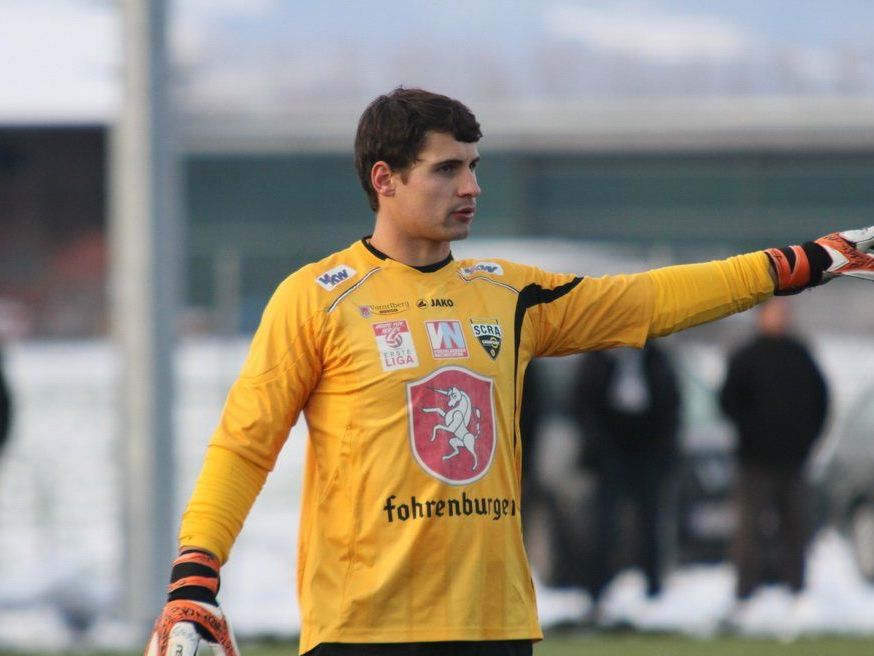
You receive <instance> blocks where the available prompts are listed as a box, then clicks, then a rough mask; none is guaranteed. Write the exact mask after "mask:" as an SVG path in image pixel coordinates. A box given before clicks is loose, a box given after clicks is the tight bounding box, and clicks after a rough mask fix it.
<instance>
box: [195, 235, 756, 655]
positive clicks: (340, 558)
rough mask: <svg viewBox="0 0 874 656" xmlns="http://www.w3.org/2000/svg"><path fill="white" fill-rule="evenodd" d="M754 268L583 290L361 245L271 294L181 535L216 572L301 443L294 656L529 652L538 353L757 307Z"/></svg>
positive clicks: (499, 267)
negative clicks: (447, 644)
mask: <svg viewBox="0 0 874 656" xmlns="http://www.w3.org/2000/svg"><path fill="white" fill-rule="evenodd" d="M768 266H769V265H768V263H767V257H766V255H765V254H764V253H753V254H750V255H742V256H738V257H734V258H731V259H728V260H724V261H718V262H711V263H705V264H696V265H683V266H675V267H667V268H664V269H656V270H653V271H650V272H647V273H641V274H634V275H616V276H604V277H600V278H580V277H577V276H574V275H565V274H553V273H547V272H545V271H543V270H541V269H538V268H535V267H530V266H524V265H520V264H516V263H513V262H508V261H504V260H500V259H490V260H460V261H456V260H451V259H449V260H447V261H446V262H444V263H442V266H437V267H430V268H425V269H418V268H414V267H410V266H406V265H404V264H401V263H399V262H396V261H394V260H391V259H388V258H385V257H384V256H382V255H381V254H380V253H378V252H377V251H375V250H374V249H372V247H370V246H369V245H368V244H366V243H365V242H364V241H360V242H356V243H354V244H352V245H351V246H350V247H349V248H346V249H344V250H342V251H339V252H337V253H334V254H333V255H331V256H329V257H327V258H325V259H324V260H322V261H320V262H317V263H314V264H310V265H307V266H305V267H303V268H301V269H300V270H298V271H297V272H295V273H294V274H292V275H291V276H290V277H289V278H287V279H286V280H285V281H284V282H283V283H282V284H281V285H280V286H279V287H278V289H277V290H276V292H275V294H274V296H273V297H272V299H271V300H270V302H269V303H268V305H267V308H266V309H265V312H264V315H263V318H262V321H261V324H260V326H259V328H258V330H257V332H256V334H255V337H254V339H253V342H252V345H251V350H250V352H249V355H248V358H247V360H246V362H245V364H244V366H243V369H242V372H241V374H240V376H239V378H238V379H237V381H236V382H235V383H234V385H233V386H232V388H231V390H230V393H229V395H228V398H227V402H226V404H225V408H224V411H223V414H222V417H221V421H220V423H219V426H218V428H217V429H216V431H215V433H214V435H213V437H212V440H211V441H210V445H209V447H208V449H207V455H206V459H205V462H204V466H203V469H202V472H201V474H200V477H199V479H198V482H197V485H196V487H195V491H194V493H193V496H192V498H191V501H190V503H189V505H188V507H187V510H186V512H185V514H184V517H183V522H182V527H181V531H180V544H182V545H187V546H198V547H201V548H204V549H207V550H209V551H212V552H214V553H216V554H218V556H219V557H220V558H221V559H222V560H223V561H224V560H225V559H226V558H227V557H228V554H229V551H230V548H231V545H232V544H233V541H234V539H235V538H236V535H237V534H238V532H239V530H240V529H241V527H242V523H243V520H244V518H245V517H246V515H247V513H248V511H249V509H250V507H251V504H252V503H253V502H254V499H255V497H256V496H257V494H258V491H259V490H260V488H261V486H262V485H263V482H264V480H265V478H266V476H267V474H268V472H269V471H270V469H271V468H272V467H273V465H274V463H275V461H276V458H277V456H278V454H279V452H280V449H281V448H282V445H283V443H284V442H285V440H286V438H287V436H288V433H289V430H290V428H291V427H292V425H293V424H294V423H295V422H296V421H297V419H298V416H299V414H300V412H301V411H302V412H303V413H304V417H305V419H306V424H307V427H308V430H309V438H308V444H307V456H306V464H305V472H304V489H303V497H302V502H301V503H302V512H301V525H300V537H299V545H298V576H297V584H298V594H299V598H300V607H301V615H302V616H301V627H302V628H301V638H300V650H301V652H302V653H304V652H306V651H309V650H310V649H312V648H314V647H315V646H317V645H318V644H319V643H322V642H412V641H443V640H453V641H454V640H465V641H467V640H514V639H532V640H536V639H539V638H541V637H542V633H541V630H540V627H539V624H538V619H537V609H536V603H535V594H534V586H533V584H532V580H531V575H530V571H529V566H528V562H527V558H526V555H525V549H524V546H523V542H522V522H521V516H520V496H521V480H520V478H521V451H522V448H523V444H521V441H520V438H519V430H518V422H519V408H520V400H521V396H522V380H523V375H524V372H525V369H526V367H527V365H528V363H529V362H530V361H531V359H532V358H534V357H536V356H548V355H561V354H567V353H574V352H579V351H586V350H594V349H605V348H611V347H616V346H634V347H640V346H642V345H643V344H644V343H645V342H646V340H647V339H648V338H650V337H652V336H656V335H664V334H667V333H670V332H673V331H676V330H679V329H682V328H686V327H689V326H692V325H695V324H699V323H703V322H705V321H709V320H713V319H716V318H719V317H722V316H725V315H727V314H730V313H732V312H737V311H740V310H744V309H746V308H749V307H751V306H752V305H754V304H756V303H758V302H760V301H762V300H764V299H765V298H766V297H768V296H770V294H771V293H772V290H773V283H772V281H771V278H770V276H769V273H768Z"/></svg>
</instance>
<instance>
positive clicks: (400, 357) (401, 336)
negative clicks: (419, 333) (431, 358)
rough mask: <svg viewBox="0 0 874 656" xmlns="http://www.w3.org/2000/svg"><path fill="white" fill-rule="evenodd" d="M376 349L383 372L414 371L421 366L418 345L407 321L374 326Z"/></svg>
mask: <svg viewBox="0 0 874 656" xmlns="http://www.w3.org/2000/svg"><path fill="white" fill-rule="evenodd" d="M373 335H374V337H376V348H377V349H378V350H379V360H380V363H381V364H382V370H383V371H396V370H398V369H412V368H413V367H418V366H419V358H418V356H417V355H416V345H415V344H414V343H413V335H412V333H411V332H410V327H409V326H408V325H407V322H406V320H404V319H398V320H397V321H383V322H381V323H375V324H373Z"/></svg>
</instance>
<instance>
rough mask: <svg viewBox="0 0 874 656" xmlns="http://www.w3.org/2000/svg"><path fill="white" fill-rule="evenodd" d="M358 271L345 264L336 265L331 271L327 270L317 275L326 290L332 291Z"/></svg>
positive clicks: (318, 281) (317, 280)
mask: <svg viewBox="0 0 874 656" xmlns="http://www.w3.org/2000/svg"><path fill="white" fill-rule="evenodd" d="M356 273H357V271H355V269H353V268H352V267H350V266H346V265H345V264H341V265H340V266H335V267H334V268H333V269H331V270H330V271H325V272H324V273H323V274H322V275H320V276H317V277H316V282H317V283H319V285H321V286H322V288H323V289H324V290H326V291H331V290H332V289H334V287H336V286H337V285H340V284H342V283H344V282H346V281H347V280H349V278H351V277H352V276H354V275H355V274H356Z"/></svg>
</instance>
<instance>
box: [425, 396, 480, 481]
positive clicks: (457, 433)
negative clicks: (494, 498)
mask: <svg viewBox="0 0 874 656" xmlns="http://www.w3.org/2000/svg"><path fill="white" fill-rule="evenodd" d="M429 389H431V390H434V391H435V392H437V393H438V394H442V395H443V396H447V397H449V401H448V404H449V409H448V410H445V411H444V410H443V409H441V408H422V412H436V413H437V414H439V415H440V416H441V417H442V418H443V423H440V424H437V425H436V426H434V428H433V430H432V431H431V441H432V442H433V441H434V440H435V439H436V437H437V431H441V430H442V431H446V432H447V433H451V434H452V437H450V438H449V446H451V447H452V449H453V450H452V453H447V454H446V455H445V456H443V459H444V460H449V459H450V458H454V457H455V456H457V455H458V454H459V453H461V451H460V450H459V449H460V447H464V448H465V449H467V451H469V452H470V455H472V456H473V467H472V469H476V468H477V466H478V462H477V457H476V441H477V440H478V439H479V431H480V423H479V422H480V418H481V415H480V411H479V408H474V407H473V404H472V403H471V401H470V396H468V395H467V393H466V392H464V391H463V390H460V389H459V388H457V387H450V388H449V389H448V390H442V389H437V388H434V387H430V388H429ZM474 413H475V414H476V432H475V433H472V432H470V430H469V429H468V426H470V420H471V415H472V414H474Z"/></svg>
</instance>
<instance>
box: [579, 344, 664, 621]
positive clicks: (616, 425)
mask: <svg viewBox="0 0 874 656" xmlns="http://www.w3.org/2000/svg"><path fill="white" fill-rule="evenodd" d="M573 399H574V400H575V404H574V407H573V408H572V412H573V414H574V416H575V418H576V420H577V421H578V422H579V425H580V428H581V430H582V433H583V435H584V439H585V440H586V441H587V444H586V449H585V453H586V454H587V455H586V459H587V461H588V463H589V466H591V467H593V468H594V469H595V471H596V474H597V488H596V489H597V492H596V497H595V532H594V535H593V536H592V538H593V539H594V540H595V547H594V553H593V566H592V572H593V581H592V585H591V590H590V592H591V595H592V607H591V612H590V614H589V616H588V617H587V618H586V620H587V621H594V622H597V621H600V620H602V619H604V618H603V613H602V610H601V607H600V602H601V600H602V599H601V597H602V594H603V592H604V590H605V588H606V587H607V585H608V584H609V583H610V581H611V579H612V578H613V576H614V575H615V574H616V572H617V562H616V557H617V556H618V555H619V554H621V553H622V552H623V551H624V550H623V549H622V547H623V545H624V543H625V539H624V538H625V535H623V534H622V532H621V530H620V528H621V519H622V516H623V510H624V508H625V507H626V505H628V504H630V505H631V507H632V508H633V510H634V513H635V519H636V522H635V526H636V530H635V533H636V535H635V542H634V544H635V545H636V546H637V547H638V548H637V549H636V551H637V553H636V554H635V556H636V558H635V561H636V562H639V564H640V565H641V567H642V568H643V573H644V576H645V577H646V593H647V596H648V597H649V598H654V597H656V596H658V595H659V594H660V593H661V591H662V582H663V575H664V566H665V560H666V552H667V551H668V549H667V546H668V543H669V541H670V532H671V531H670V528H669V527H671V526H676V523H675V521H674V515H675V512H674V511H675V506H676V495H675V494H674V493H673V491H672V489H673V485H672V481H673V480H674V475H673V474H674V471H675V465H676V462H677V456H678V444H677V431H678V425H679V417H680V393H679V388H678V384H677V378H676V374H675V372H674V369H673V366H672V364H671V362H670V360H669V359H668V357H667V355H666V354H665V352H664V351H663V350H662V349H661V347H659V346H658V345H656V343H654V342H650V343H649V344H647V346H646V347H645V348H644V349H640V350H639V349H630V348H620V349H616V350H613V351H602V352H597V353H590V354H587V355H586V356H585V357H583V358H581V359H580V365H579V368H578V371H577V372H576V380H575V394H574V395H573Z"/></svg>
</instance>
